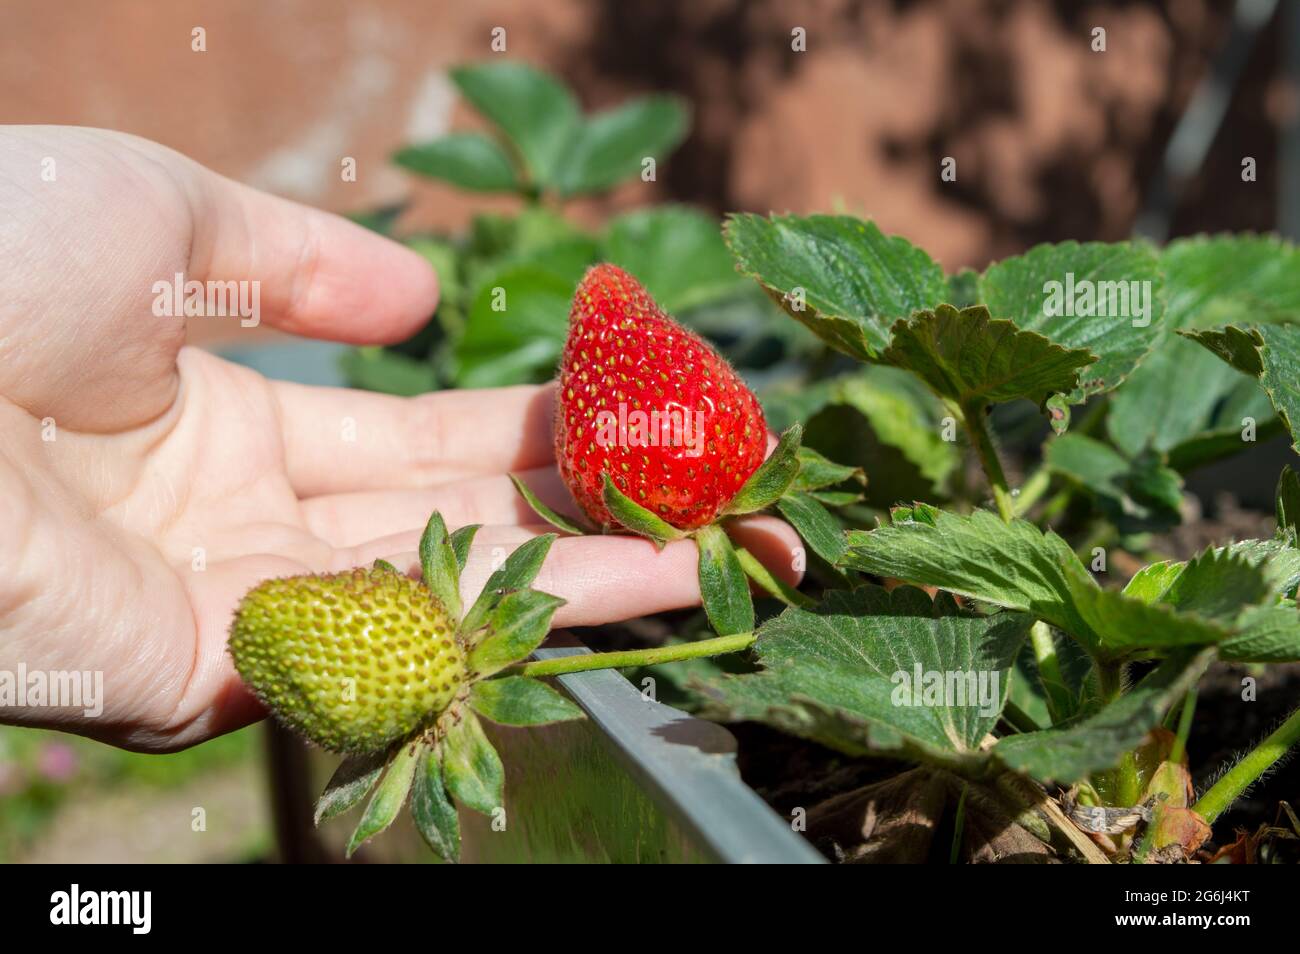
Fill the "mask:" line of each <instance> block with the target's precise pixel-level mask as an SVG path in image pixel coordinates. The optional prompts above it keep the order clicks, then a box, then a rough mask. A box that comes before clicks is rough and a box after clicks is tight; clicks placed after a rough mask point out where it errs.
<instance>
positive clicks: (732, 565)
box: [695, 524, 754, 636]
mask: <svg viewBox="0 0 1300 954" xmlns="http://www.w3.org/2000/svg"><path fill="white" fill-rule="evenodd" d="M695 542H696V544H698V546H699V548H700V564H699V575H700V597H701V600H702V602H703V603H704V612H705V613H706V614H707V615H708V617H709V624H710V625H711V626H712V627H713V630H714V632H716V633H717V634H718V635H719V636H732V635H734V634H736V633H750V632H753V630H754V601H753V600H752V599H751V598H750V595H749V580H748V579H747V578H746V577H745V571H744V570H743V569H741V566H740V561H739V560H738V559H737V558H736V550H735V548H734V547H733V546H732V544H731V538H730V537H728V536H727V534H726V532H725V531H724V530H723V529H722V528H721V527H720V526H718V525H717V524H710V525H709V526H707V527H701V528H700V529H699V530H697V531H696V532H695Z"/></svg>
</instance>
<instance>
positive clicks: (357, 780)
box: [314, 752, 388, 825]
mask: <svg viewBox="0 0 1300 954" xmlns="http://www.w3.org/2000/svg"><path fill="white" fill-rule="evenodd" d="M387 761H388V753H387V752H367V753H364V754H362V755H349V756H347V757H346V758H345V759H344V760H343V761H342V762H340V763H339V767H338V768H336V769H335V770H334V774H333V775H331V776H330V780H329V781H328V782H326V783H325V791H323V792H321V794H320V798H318V799H317V800H316V815H315V819H314V822H315V824H317V825H319V824H320V823H321V822H323V821H327V820H328V819H331V818H334V817H335V816H336V815H342V814H343V813H344V812H346V811H348V810H349V809H351V808H353V807H354V806H355V805H357V804H358V803H359V802H360V801H361V799H363V798H365V797H366V795H367V793H369V791H370V790H371V789H372V788H374V787H375V782H377V781H379V775H380V773H381V772H383V770H384V763H385V762H387Z"/></svg>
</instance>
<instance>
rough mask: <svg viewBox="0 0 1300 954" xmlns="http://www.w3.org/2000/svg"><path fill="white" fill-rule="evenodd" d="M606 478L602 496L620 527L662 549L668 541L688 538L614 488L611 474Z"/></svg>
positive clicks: (605, 476) (606, 475)
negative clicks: (646, 538) (645, 538)
mask: <svg viewBox="0 0 1300 954" xmlns="http://www.w3.org/2000/svg"><path fill="white" fill-rule="evenodd" d="M604 478H605V489H604V491H603V494H602V496H603V497H604V500H605V506H606V507H608V508H609V512H610V514H611V515H612V516H613V517H614V520H615V522H616V523H618V524H619V525H620V526H622V527H624V528H625V529H627V530H631V531H632V532H633V533H637V534H640V535H641V536H643V537H648V538H649V539H650V540H652V541H653V542H654V544H655V546H656V547H659V548H660V549H662V548H663V545H664V544H665V543H667V542H668V541H670V540H680V539H682V538H683V537H685V536H686V534H685V533H683V532H682V531H681V530H678V529H677V528H676V527H674V526H673V525H672V524H670V523H668V522H667V521H666V520H664V519H662V518H661V517H659V516H657V515H656V514H654V513H652V512H651V511H649V510H647V509H646V508H645V507H642V506H641V505H640V504H638V503H634V502H633V501H632V500H631V499H630V498H629V497H628V496H627V495H625V494H624V493H623V492H622V491H621V490H619V489H618V488H617V487H615V486H614V481H612V480H610V479H609V474H605V475H604Z"/></svg>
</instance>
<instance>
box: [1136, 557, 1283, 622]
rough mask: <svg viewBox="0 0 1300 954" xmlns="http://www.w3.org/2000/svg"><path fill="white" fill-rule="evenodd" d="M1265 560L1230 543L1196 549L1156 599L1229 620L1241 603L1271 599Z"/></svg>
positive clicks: (1243, 604) (1241, 605) (1218, 619)
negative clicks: (1248, 553) (1205, 548)
mask: <svg viewBox="0 0 1300 954" xmlns="http://www.w3.org/2000/svg"><path fill="white" fill-rule="evenodd" d="M1266 569H1267V561H1264V560H1258V559H1252V558H1251V557H1250V556H1248V555H1247V554H1245V553H1243V552H1242V551H1241V550H1237V549H1233V548H1231V547H1220V548H1219V549H1209V550H1205V551H1204V552H1202V553H1198V554H1197V555H1196V556H1195V557H1193V558H1192V559H1191V560H1190V561H1188V562H1187V563H1186V564H1184V566H1183V571H1182V572H1181V573H1179V574H1178V575H1177V576H1176V577H1174V578H1173V579H1171V580H1170V582H1169V586H1168V587H1166V588H1165V591H1164V592H1163V593H1162V594H1161V595H1160V597H1159V601H1160V602H1161V603H1165V604H1167V605H1169V606H1171V607H1173V608H1174V609H1175V610H1177V611H1178V612H1180V613H1195V614H1196V615H1197V616H1200V617H1203V618H1205V619H1209V620H1215V621H1217V622H1220V623H1224V624H1230V623H1231V622H1232V621H1233V620H1235V619H1236V618H1237V616H1238V615H1239V614H1240V612H1241V609H1242V607H1246V606H1254V605H1255V604H1257V603H1263V602H1264V601H1265V600H1268V599H1270V598H1271V597H1272V596H1273V595H1274V594H1273V584H1272V582H1271V581H1270V579H1269V574H1268V573H1267V572H1266Z"/></svg>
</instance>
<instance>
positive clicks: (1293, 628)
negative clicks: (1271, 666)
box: [1219, 600, 1300, 663]
mask: <svg viewBox="0 0 1300 954" xmlns="http://www.w3.org/2000/svg"><path fill="white" fill-rule="evenodd" d="M1219 658H1220V659H1224V660H1227V661H1229V662H1242V663H1274V662H1279V663H1280V662H1300V612H1298V611H1297V610H1296V604H1295V601H1294V600H1283V601H1282V602H1281V603H1276V604H1274V605H1272V606H1252V607H1250V608H1249V609H1247V610H1245V611H1244V612H1242V614H1241V616H1240V617H1239V618H1238V619H1237V634H1236V635H1235V636H1232V637H1229V638H1228V639H1225V640H1224V641H1223V642H1221V643H1219Z"/></svg>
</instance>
